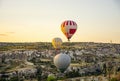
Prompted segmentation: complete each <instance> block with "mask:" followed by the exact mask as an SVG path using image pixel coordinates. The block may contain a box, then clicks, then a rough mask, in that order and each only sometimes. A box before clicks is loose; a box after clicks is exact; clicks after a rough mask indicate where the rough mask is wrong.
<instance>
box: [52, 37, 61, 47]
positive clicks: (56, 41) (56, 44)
mask: <svg viewBox="0 0 120 81" xmlns="http://www.w3.org/2000/svg"><path fill="white" fill-rule="evenodd" d="M52 45H53V47H54V48H55V49H60V48H61V45H62V39H61V38H54V39H53V40H52Z"/></svg>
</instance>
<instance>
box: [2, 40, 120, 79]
mask: <svg viewBox="0 0 120 81" xmlns="http://www.w3.org/2000/svg"><path fill="white" fill-rule="evenodd" d="M59 53H65V54H67V55H69V56H70V57H71V64H70V66H69V67H68V68H67V70H66V71H65V72H64V73H63V74H61V73H60V71H59V70H58V69H57V68H56V67H55V65H54V63H53V58H54V56H55V55H57V54H59ZM50 74H53V75H54V76H55V79H56V80H57V81H59V80H60V81H112V79H115V78H117V79H118V80H120V77H118V76H120V44H114V43H94V42H69V43H67V42H65V43H63V44H62V47H61V49H59V50H55V49H54V48H53V46H52V44H51V43H50V42H35V43H5V42H1V43H0V81H47V78H48V76H49V75H50ZM56 80H55V81H56Z"/></svg>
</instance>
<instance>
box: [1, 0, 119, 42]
mask: <svg viewBox="0 0 120 81" xmlns="http://www.w3.org/2000/svg"><path fill="white" fill-rule="evenodd" d="M65 20H73V21H75V22H76V23H77V25H78V27H77V31H76V33H75V34H74V35H73V37H72V38H71V42H103V43H110V41H112V42H113V43H120V0H0V42H51V41H52V39H53V38H55V37H60V38H61V39H62V40H63V42H67V38H66V37H65V35H64V34H63V33H62V32H61V27H60V26H61V23H62V22H63V21H65Z"/></svg>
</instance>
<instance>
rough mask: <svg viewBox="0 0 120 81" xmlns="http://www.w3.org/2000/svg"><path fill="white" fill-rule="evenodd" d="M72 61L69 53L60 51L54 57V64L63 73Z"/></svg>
mask: <svg viewBox="0 0 120 81" xmlns="http://www.w3.org/2000/svg"><path fill="white" fill-rule="evenodd" d="M70 63H71V58H70V56H68V55H67V54H64V53H60V54H57V55H56V56H55V57H54V64H55V66H56V67H57V68H58V69H59V70H60V72H61V73H64V71H65V70H66V69H67V68H68V66H69V65H70Z"/></svg>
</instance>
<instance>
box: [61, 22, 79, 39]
mask: <svg viewBox="0 0 120 81" xmlns="http://www.w3.org/2000/svg"><path fill="white" fill-rule="evenodd" d="M76 30H77V24H76V22H74V21H72V20H66V21H64V22H63V23H62V24H61V31H62V32H63V34H64V35H65V36H66V37H67V39H68V40H70V38H71V37H72V36H73V35H74V33H75V32H76Z"/></svg>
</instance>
